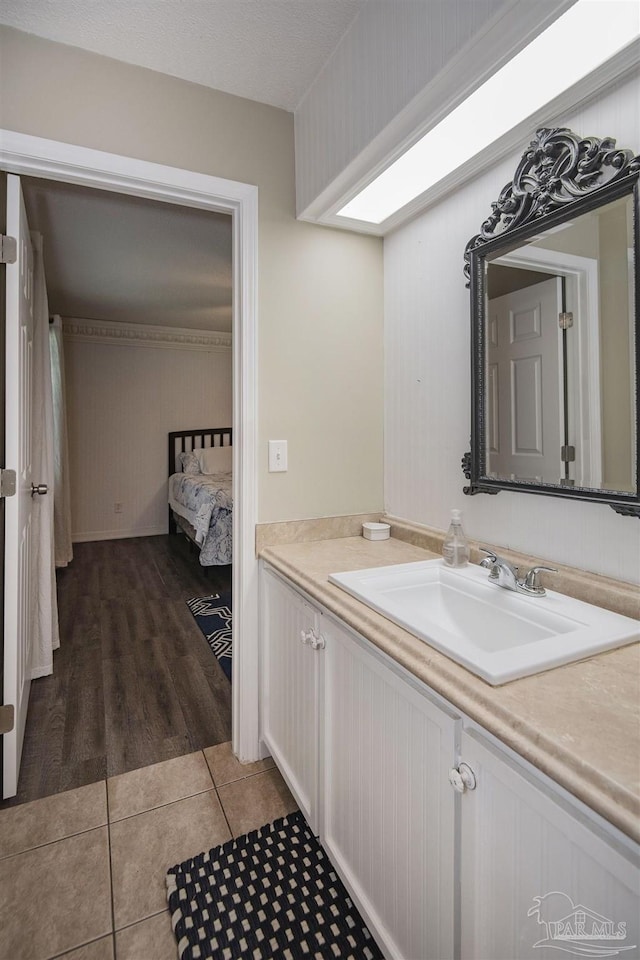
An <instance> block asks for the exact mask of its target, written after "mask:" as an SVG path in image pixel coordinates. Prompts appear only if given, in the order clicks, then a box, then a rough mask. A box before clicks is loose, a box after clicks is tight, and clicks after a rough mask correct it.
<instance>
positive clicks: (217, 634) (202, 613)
mask: <svg viewBox="0 0 640 960" xmlns="http://www.w3.org/2000/svg"><path fill="white" fill-rule="evenodd" d="M187 606H188V607H189V610H191V613H192V614H193V616H194V618H195V621H196V623H197V624H198V626H199V627H200V630H201V631H202V633H203V634H204V636H205V637H206V640H207V643H208V644H209V646H210V647H211V649H212V650H213V653H214V656H215V657H216V658H217V660H218V663H219V664H220V666H221V667H222V669H223V670H224V672H225V675H226V676H227V679H229V680H231V653H232V643H231V594H230V593H214V594H213V595H212V596H210V597H194V598H193V599H192V600H187Z"/></svg>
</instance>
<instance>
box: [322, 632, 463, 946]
mask: <svg viewBox="0 0 640 960" xmlns="http://www.w3.org/2000/svg"><path fill="white" fill-rule="evenodd" d="M323 634H324V639H325V649H324V651H323V662H322V670H323V681H324V695H323V698H322V707H323V719H322V753H321V771H322V777H321V784H322V785H321V798H322V799H321V810H322V813H321V820H320V822H321V835H320V838H321V841H322V843H323V845H324V847H325V849H326V850H327V852H328V854H329V856H330V857H331V859H332V861H333V863H334V864H335V866H336V867H337V868H338V870H339V872H340V873H341V875H342V878H343V879H344V880H345V882H346V884H347V886H348V887H349V888H350V890H351V892H352V894H353V895H354V898H355V899H356V902H357V903H358V906H359V907H360V909H361V912H362V914H363V916H364V917H365V919H366V920H367V921H368V922H369V925H370V927H371V929H373V930H375V931H376V932H377V934H378V937H379V939H380V940H381V942H382V945H383V947H384V949H385V951H386V953H387V955H388V956H389V957H407V958H421V960H441V958H444V957H451V956H453V946H454V857H455V850H454V839H455V836H454V835H455V830H454V813H455V795H454V792H453V790H452V788H451V786H450V784H449V781H448V773H449V769H450V767H451V766H452V764H453V761H454V757H455V737H456V730H457V729H458V723H459V721H457V720H456V719H454V718H453V717H452V716H451V715H450V714H448V713H447V712H446V711H445V710H443V709H441V708H439V707H438V706H436V705H435V704H434V703H433V702H432V701H431V700H430V699H429V698H428V697H426V696H424V695H423V694H422V693H419V692H418V691H417V690H416V689H414V688H413V686H412V685H411V684H410V683H409V682H408V681H407V680H405V679H404V678H402V677H400V676H398V675H397V673H395V672H394V670H393V669H391V668H390V667H389V666H388V665H387V664H386V663H384V662H382V661H381V659H380V657H379V655H377V654H376V653H375V650H374V649H373V648H371V645H370V644H367V643H366V641H361V640H359V639H358V638H357V637H355V636H354V634H352V633H351V632H348V631H347V630H345V629H342V628H341V627H339V626H338V625H336V624H335V622H333V621H332V619H331V618H330V617H325V623H324V625H323Z"/></svg>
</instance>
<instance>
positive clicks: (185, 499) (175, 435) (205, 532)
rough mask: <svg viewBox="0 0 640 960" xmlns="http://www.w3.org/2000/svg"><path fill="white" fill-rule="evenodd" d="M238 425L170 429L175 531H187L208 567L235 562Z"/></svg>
mask: <svg viewBox="0 0 640 960" xmlns="http://www.w3.org/2000/svg"><path fill="white" fill-rule="evenodd" d="M232 439H233V437H232V430H231V427H211V428H208V429H205V430H177V431H173V432H172V433H170V434H169V464H168V465H169V484H168V501H169V533H172V534H175V533H178V532H180V531H181V532H182V533H184V534H185V535H186V536H187V537H188V538H189V540H191V542H192V543H193V544H195V546H196V547H197V549H198V551H199V555H200V563H201V565H202V566H203V567H212V566H222V565H225V564H228V563H231V561H232V546H233V544H232V530H231V527H232V517H233V489H232V472H231V471H232V466H231V458H232V449H233V448H232Z"/></svg>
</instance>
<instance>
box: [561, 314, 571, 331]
mask: <svg viewBox="0 0 640 960" xmlns="http://www.w3.org/2000/svg"><path fill="white" fill-rule="evenodd" d="M558 323H559V324H560V329H561V330H568V329H569V328H570V327H572V326H573V314H572V313H559V314H558Z"/></svg>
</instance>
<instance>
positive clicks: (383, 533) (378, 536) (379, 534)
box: [362, 522, 391, 540]
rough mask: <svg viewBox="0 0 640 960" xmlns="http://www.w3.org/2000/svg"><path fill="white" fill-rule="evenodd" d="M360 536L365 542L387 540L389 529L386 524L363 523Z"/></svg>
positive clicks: (389, 534)
mask: <svg viewBox="0 0 640 960" xmlns="http://www.w3.org/2000/svg"><path fill="white" fill-rule="evenodd" d="M362 536H363V537H364V538H365V540H388V539H389V537H390V536H391V527H390V525H389V524H388V523H372V522H368V523H363V524H362Z"/></svg>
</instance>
